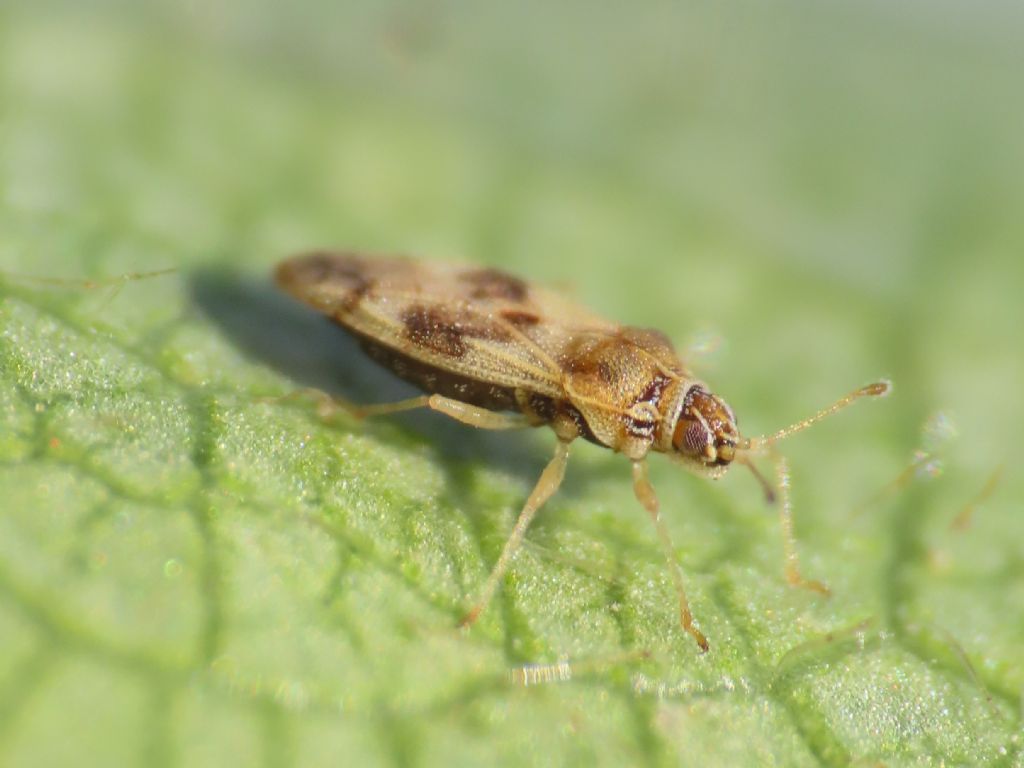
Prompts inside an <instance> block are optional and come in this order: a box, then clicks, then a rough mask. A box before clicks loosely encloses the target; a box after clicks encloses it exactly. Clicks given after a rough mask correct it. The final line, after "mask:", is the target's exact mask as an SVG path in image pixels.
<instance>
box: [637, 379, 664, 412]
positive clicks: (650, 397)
mask: <svg viewBox="0 0 1024 768" xmlns="http://www.w3.org/2000/svg"><path fill="white" fill-rule="evenodd" d="M668 382H669V380H668V379H666V378H665V377H664V376H655V377H654V378H652V379H651V381H650V383H649V384H648V385H647V387H646V388H645V389H644V391H643V392H642V393H641V395H640V397H638V398H637V402H638V403H650V404H651V405H653V406H654V407H655V408H657V407H658V402H659V401H660V400H661V394H662V392H664V391H665V387H667V386H668Z"/></svg>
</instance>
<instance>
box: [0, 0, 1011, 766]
mask: <svg viewBox="0 0 1024 768" xmlns="http://www.w3.org/2000/svg"><path fill="white" fill-rule="evenodd" d="M61 9H63V10H61ZM961 12H962V9H959V8H954V7H952V6H951V7H948V8H941V7H934V8H932V7H929V8H928V9H927V11H925V9H917V8H913V7H909V6H908V7H901V8H899V9H889V8H886V7H881V6H878V7H875V6H872V5H865V4H859V5H856V6H850V7H836V6H834V5H829V6H827V7H826V6H822V7H816V6H815V7H812V6H804V5H802V4H797V3H782V4H776V5H773V7H772V8H771V9H768V8H765V9H764V10H761V9H760V8H757V7H748V6H746V5H745V4H743V3H734V4H729V5H728V6H720V5H717V4H715V5H713V6H707V7H703V6H698V5H692V6H691V7H685V6H682V5H677V6H671V7H670V6H664V7H660V8H657V9H656V8H655V7H654V6H648V7H646V9H640V8H639V7H637V8H634V7H630V8H626V7H625V6H623V7H622V8H621V9H612V8H611V7H608V8H601V7H598V6H594V5H593V4H583V3H570V4H560V5H559V6H558V7H557V8H551V7H549V5H548V4H544V5H541V4H539V3H527V4H526V5H525V6H524V5H522V4H514V5H509V6H507V7H502V8H496V7H495V8H485V7H483V6H480V5H477V4H468V3H467V4H447V3H445V4H432V5H431V6H429V7H427V6H403V5H400V4H379V3H366V4H364V5H362V6H358V7H345V8H340V7H338V8H336V7H335V6H334V5H327V4H323V5H318V4H315V3H309V4H305V5H304V6H302V8H301V10H300V9H297V8H296V7H294V4H281V5H280V7H278V8H270V7H267V8H262V9H260V10H259V11H258V12H257V11H256V10H254V6H253V4H251V3H248V2H240V1H236V0H226V1H225V2H221V3H183V4H167V5H165V6H158V5H154V6H151V7H149V8H148V9H146V10H142V9H141V8H139V7H136V4H112V5H110V6H109V7H107V6H102V7H100V8H92V9H91V10H90V13H89V14H88V15H86V14H85V13H82V12H81V11H79V10H76V9H75V7H74V6H71V5H68V6H55V7H54V8H51V9H50V10H48V11H43V10H40V9H39V8H38V7H30V6H29V5H27V4H26V5H25V6H24V7H15V6H12V5H8V6H5V8H4V9H3V10H0V185H2V188H0V192H2V196H0V269H3V270H4V272H3V274H2V276H0V296H2V304H0V331H2V333H0V378H2V386H0V414H2V418H3V421H2V425H0V498H2V501H0V763H2V764H4V765H12V766H18V765H25V766H41V765H68V764H76V765H128V764H144V765H178V764H180V765H189V766H201V765H222V764H226V763H229V762H230V763H232V764H235V763H238V764H254V763H265V764H268V765H286V764H294V765H303V766H307V765H321V764H322V765H336V764H347V765H366V764H396V765H424V766H432V765H445V764H466V765H480V764H522V763H531V764H532V763H542V764H551V765H563V764H569V763H578V764H606V765H661V764H681V765H694V766H702V768H707V767H708V766H719V765H720V766H738V765H771V764H775V765H785V766H803V765H847V764H855V765H864V766H867V765H875V764H885V765H889V766H893V765H979V764H985V765H1001V766H1021V765H1024V756H1022V743H1021V731H1022V729H1021V724H1022V723H1021V721H1022V714H1021V706H1020V701H1021V692H1022V690H1024V654H1022V653H1021V648H1022V647H1024V548H1022V544H1021V542H1022V541H1024V519H1022V517H1021V516H1020V515H1019V514H1016V513H1017V512H1018V511H1019V510H1018V508H1019V504H1020V499H1021V498H1022V491H1024V487H1022V481H1021V476H1020V473H1019V472H1017V471H1016V465H1015V460H1016V455H1015V449H1016V447H1017V446H1018V445H1019V442H1020V435H1021V434H1022V427H1024V418H1022V416H1024V407H1022V405H1021V403H1022V398H1021V397H1020V392H1021V391H1024V386H1022V385H1024V359H1022V357H1021V355H1020V339H1019V336H1020V333H1019V330H1020V328H1021V327H1024V325H1022V324H1024V310H1022V306H1024V305H1022V303H1021V301H1020V288H1021V285H1024V281H1022V278H1024V262H1022V260H1021V259H1020V253H1021V251H1022V247H1024V226H1022V223H1021V222H1022V221H1024V219H1022V218H1021V217H1020V215H1019V211H1020V209H1021V204H1022V203H1024V184H1022V181H1021V180H1022V179H1024V139H1022V134H1021V132H1020V125H1021V119H1022V118H1024V103H1022V100H1021V98H1020V93H1019V90H1020V89H1019V84H1020V83H1019V79H1020V78H1019V73H1020V71H1021V65H1022V64H1024V62H1022V61H1021V58H1022V57H1021V53H1020V52H1021V51H1022V50H1024V46H1022V45H1021V43H1022V42H1024V41H1022V40H1021V35H1020V33H1019V29H1020V27H1019V25H1016V24H1013V23H1011V22H1012V21H1013V19H1012V18H1011V16H1012V13H1013V10H1012V9H1010V8H997V7H992V8H988V9H986V10H985V11H984V12H981V11H980V10H979V11H978V13H977V14H975V12H974V11H972V15H971V17H970V18H967V17H966V16H965V17H963V18H961V17H960V16H958V14H960V13H961ZM925 13H927V14H928V16H927V17H926V16H925ZM320 245H325V246H334V247H357V248H363V249H367V250H377V251H387V252H394V251H406V252H412V253H417V254H424V256H425V257H434V258H451V257H456V258H461V259H465V260H472V261H475V262H478V263H482V264H494V265H500V266H503V267H506V268H509V269H512V270H513V271H515V272H516V273H518V274H521V275H523V276H525V277H527V278H529V279H531V280H537V281H541V282H544V283H547V284H551V285H558V286H563V287H565V288H566V290H568V291H570V292H572V293H574V294H575V295H576V296H578V297H579V298H580V299H581V300H582V301H584V302H585V303H586V304H588V305H590V306H592V307H594V308H595V309H598V310H600V311H601V312H602V313H604V314H606V315H608V316H609V317H613V318H616V319H618V320H621V321H623V322H628V323H631V324H637V325H644V326H653V327H658V328H660V329H662V330H664V331H666V332H667V333H669V334H670V335H671V336H673V337H674V338H675V339H676V341H677V342H678V343H679V344H680V346H683V345H685V344H686V343H687V340H688V339H690V338H692V337H693V335H694V334H698V333H701V332H707V331H710V332H713V333H715V334H718V335H720V336H721V337H722V338H724V339H725V340H726V341H727V344H726V345H725V346H724V347H722V348H721V349H720V350H718V352H717V353H715V354H713V355H711V356H710V357H708V358H706V359H698V360H697V361H696V362H695V365H696V367H697V369H698V371H699V373H700V374H701V375H702V376H703V377H704V378H706V379H707V380H708V381H709V382H710V384H711V386H712V387H713V388H714V390H715V391H717V392H719V393H720V394H721V395H722V396H723V397H725V398H726V399H727V400H728V401H729V402H730V403H731V405H732V406H733V407H734V408H735V409H736V411H737V413H738V414H739V418H740V424H741V426H742V427H743V429H744V430H745V431H746V432H748V433H750V434H760V433H763V432H767V431H771V430H774V429H777V428H778V427H780V426H783V425H785V424H787V423H790V422H792V421H794V420H797V419H799V418H801V417H804V416H806V415H808V414H809V413H811V412H812V411H813V410H815V409H817V408H818V407H821V406H823V405H825V404H827V403H828V402H830V401H831V400H832V399H833V398H834V397H836V396H838V395H840V394H842V393H844V392H846V391H848V390H850V389H852V388H853V387H855V386H858V385H860V384H863V383H866V382H868V381H871V380H873V379H876V378H878V377H880V376H889V377H891V378H892V379H893V380H894V381H895V383H896V391H895V394H894V395H893V396H892V397H891V398H889V399H888V400H885V401H882V402H871V403H865V404H862V405H858V406H857V407H855V408H854V409H852V410H851V411H849V412H846V413H844V414H843V415H841V416H838V417H836V418H835V419H832V420H830V421H829V422H827V423H826V424H822V425H820V426H818V427H815V428H814V429H813V430H811V431H809V432H807V433H805V434H802V435H800V436H799V437H794V438H792V440H790V441H788V442H787V443H786V445H785V451H786V453H787V455H788V457H789V459H790V463H791V466H792V468H793V502H794V510H795V514H796V533H797V539H798V547H799V551H800V553H801V555H802V562H803V568H804V570H805V572H806V573H807V575H808V576H809V577H813V578H821V579H823V580H825V581H827V582H828V583H829V585H830V586H831V587H832V590H833V593H834V594H833V596H832V597H831V598H830V599H821V598H819V597H816V596H814V595H811V594H808V593H805V592H803V591H800V590H793V589H790V588H788V587H787V586H786V585H785V580H784V578H783V575H782V562H783V556H782V537H781V533H780V529H779V525H778V522H777V516H776V514H775V512H774V510H773V509H771V508H770V507H767V506H766V505H765V504H764V503H763V500H762V498H761V497H760V495H759V491H758V488H757V486H756V484H755V483H754V482H753V481H752V480H751V478H750V477H748V476H744V474H743V473H742V472H741V471H739V470H737V471H735V472H733V473H731V474H730V475H729V476H728V477H727V478H725V479H724V480H722V481H721V482H718V483H710V482H707V481H705V480H703V479H700V478H696V477H691V476H688V475H683V474H681V473H680V472H679V470H678V468H677V467H675V466H674V465H671V464H670V463H668V462H667V461H663V460H660V458H658V457H656V458H655V460H654V461H653V462H652V468H651V472H652V480H653V482H654V484H655V487H656V488H657V490H658V493H659V497H660V499H661V503H662V508H663V510H664V514H665V518H666V520H667V522H668V525H669V527H670V529H671V532H672V535H673V537H674V540H675V544H676V548H677V550H678V554H679V557H680V560H681V562H682V565H683V568H684V571H685V573H686V578H687V585H688V590H689V593H690V598H691V603H692V607H693V610H694V614H695V616H696V618H697V622H698V624H699V626H700V627H701V629H702V630H703V631H704V632H705V633H706V634H707V636H708V637H709V639H710V642H711V651H710V653H708V654H705V655H701V654H700V653H699V652H698V651H697V648H696V647H695V645H694V643H693V642H692V640H691V639H690V638H689V637H687V636H686V635H685V634H683V633H682V632H681V631H680V628H679V626H678V622H677V618H676V615H675V610H674V607H673V606H674V598H673V590H672V585H671V581H670V579H669V577H668V574H667V572H666V569H665V567H664V564H663V560H662V557H661V554H660V552H659V549H658V546H657V541H656V538H655V536H654V532H653V531H652V530H651V529H650V524H649V523H648V521H647V520H646V516H645V514H644V513H643V512H642V510H641V509H640V508H639V505H638V504H637V503H636V502H635V500H634V499H633V496H632V490H631V487H630V483H629V467H628V463H627V462H626V461H625V460H623V459H622V458H621V457H618V456H616V455H614V454H612V453H610V452H608V451H603V450H600V449H598V448H597V447H595V446H590V445H583V444H580V445H574V446H573V451H572V457H571V461H570V465H569V471H568V475H567V479H566V482H565V484H564V486H563V487H562V489H561V490H560V492H559V493H558V494H557V496H555V498H554V499H552V501H551V502H550V503H549V504H548V505H547V506H546V507H545V509H544V510H543V512H542V513H541V515H540V516H539V517H538V519H537V521H536V523H535V524H534V526H533V527H532V529H531V530H530V532H529V535H528V537H527V543H526V545H525V547H524V549H523V551H522V552H521V555H520V557H519V558H518V559H517V561H516V563H515V565H514V567H513V569H512V571H511V572H510V574H509V576H508V578H507V579H506V582H505V584H504V585H503V588H502V590H501V592H500V594H499V596H498V597H497V598H496V600H495V602H494V604H493V605H492V607H491V609H490V610H489V611H488V612H487V613H486V614H485V615H484V616H483V618H482V619H481V620H480V622H479V623H478V625H477V626H475V627H474V628H473V629H472V630H471V631H469V632H462V631H460V630H458V629H456V626H455V624H456V621H457V618H458V617H459V615H460V614H461V613H462V611H464V610H465V609H466V608H467V607H468V606H469V605H470V604H471V603H472V600H473V598H474V596H475V595H476V594H477V592H478V590H479V589H480V587H481V586H482V584H483V582H484V579H485V578H486V575H487V572H488V570H489V568H490V566H491V565H492V564H493V562H494V560H495V558H496V557H497V553H498V552H499V550H500V547H501V545H502V543H503V541H504V538H505V537H506V536H507V534H508V532H509V530H510V529H511V525H512V522H513V520H514V518H515V515H516V513H517V512H518V509H519V508H520V506H521V504H522V502H523V500H524V498H525V496H526V494H527V493H528V492H529V489H530V487H531V486H532V484H533V483H534V482H535V480H536V477H537V475H538V474H539V472H540V470H541V468H542V467H543V465H544V462H545V461H546V460H547V458H548V456H549V455H550V451H551V443H552V440H553V437H552V436H551V434H550V433H549V432H547V431H546V430H538V431H535V432H532V433H528V434H490V433H487V434H485V433H478V432H475V431H473V430H470V429H468V428H465V427H462V426H461V425H458V424H452V423H447V422H445V421H444V420H443V419H441V418H440V417H437V416H433V415H430V414H414V415H409V416H407V417H401V418H394V419H382V420H379V421H368V422H364V423H358V422H356V421H353V420H352V419H349V418H347V417H345V416H339V417H338V418H336V419H334V420H331V421H328V422H325V421H324V420H322V419H321V418H320V417H318V415H317V413H316V409H315V407H314V405H313V404H312V403H310V402H309V401H305V400H302V399H284V400H281V399H278V398H279V396H281V395H285V394H287V393H289V392H291V391H294V390H296V389H298V388H301V387H316V388H320V389H326V390H328V391H330V392H334V393H338V394H341V395H344V396H346V397H349V398H352V399H356V400H364V401H382V400H386V399H389V398H397V397H401V396H403V395H404V394H405V393H407V392H408V390H407V389H405V388H404V385H401V384H399V383H397V382H395V381H394V380H393V379H392V378H391V377H390V376H389V375H387V374H385V373H383V372H381V371H379V370H377V369H375V368H374V367H373V365H372V364H371V363H370V362H368V361H367V360H365V359H364V358H362V357H361V355H360V354H359V351H358V348H357V347H356V346H355V345H354V344H353V343H352V342H351V341H349V340H347V339H346V338H345V337H344V336H343V334H341V333H340V332H339V331H338V330H337V329H336V328H334V327H332V326H331V325H330V324H329V323H327V322H325V321H324V320H323V319H322V318H319V317H316V316H314V315H313V314H312V313H310V312H307V311H306V310H305V309H303V308H301V307H299V306H298V305H297V304H295V303H294V302H291V301H290V300H288V299H286V298H285V297H283V296H280V295H278V293H277V292H276V291H275V290H274V288H273V287H272V285H271V283H270V280H269V277H268V275H269V271H270V269H271V267H272V265H273V264H274V263H275V262H276V261H278V260H280V259H282V258H284V257H286V256H287V255H289V254H291V253H294V252H296V251H299V250H302V249H306V248H309V247H314V246H320ZM166 269H173V270H174V271H173V272H172V273H169V274H167V273H161V274H150V275H145V274H140V273H150V272H158V271H160V270H166ZM130 274H135V275H136V277H135V278H128V279H123V280H119V279H118V277H119V276H122V275H130ZM32 276H35V277H41V278H48V279H50V281H49V282H48V281H45V280H44V281H39V280H33V279H31V277H32ZM82 280H91V281H94V284H93V285H91V286H88V285H84V284H82V283H81V282H80V281H82ZM61 281H66V282H61ZM940 414H941V415H942V416H941V417H940V416H938V415H940ZM951 419H952V420H955V424H956V425H958V434H957V436H956V437H955V438H952V439H945V440H942V439H941V438H943V437H945V438H950V436H951V434H952V430H951V428H950V427H949V426H948V424H949V423H951V422H950V420H951ZM928 425H930V426H928ZM944 425H946V426H944ZM915 451H926V452H927V455H923V454H917V459H916V460H917V462H918V463H917V465H916V468H915V465H913V464H911V462H913V461H915ZM940 462H941V466H942V468H943V469H944V471H943V472H942V473H941V474H940V473H937V472H935V471H929V470H937V469H938V467H939V465H940ZM1000 466H1005V467H1006V471H1005V472H1004V473H1003V474H1002V476H1001V478H999V477H998V476H997V469H998V468H999V467H1000ZM908 467H909V469H908ZM765 470H767V465H766V467H765ZM935 475H937V476H935ZM900 477H903V479H904V480H905V482H896V481H897V479H898V478H900ZM965 510H966V511H967V512H968V513H970V514H969V515H968V517H969V522H970V525H969V526H967V527H966V528H963V529H961V528H957V527H951V523H952V522H953V521H954V520H955V519H956V518H957V516H958V515H959V514H961V513H962V512H964V511H965Z"/></svg>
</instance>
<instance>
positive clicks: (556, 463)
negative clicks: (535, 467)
mask: <svg viewBox="0 0 1024 768" xmlns="http://www.w3.org/2000/svg"><path fill="white" fill-rule="evenodd" d="M568 460H569V443H567V442H564V441H562V440H559V441H558V444H557V445H556V446H555V455H554V457H553V458H552V459H551V461H550V462H548V465H547V466H546V467H545V468H544V471H543V472H541V475H540V479H539V480H537V485H536V486H534V488H533V491H532V492H531V493H530V496H529V498H528V499H527V500H526V504H525V505H524V506H523V511H522V512H520V513H519V519H518V520H516V525H515V527H514V528H513V529H512V534H511V535H510V536H509V537H508V541H506V542H505V547H504V549H502V550H501V555H500V556H499V557H498V562H497V563H495V564H494V568H493V570H492V571H491V575H490V576H488V577H487V582H486V583H485V584H484V588H483V590H481V592H480V597H479V598H478V599H477V601H476V605H474V606H473V607H472V608H471V609H470V610H469V613H467V614H466V615H465V616H463V617H462V620H461V621H460V622H459V625H460V626H463V627H468V626H470V625H472V624H473V623H474V622H475V621H476V620H477V619H478V618H480V614H481V613H483V612H484V609H485V608H486V607H487V605H488V603H490V602H491V598H492V597H494V593H495V591H497V589H498V584H499V582H500V581H501V578H502V577H503V576H504V575H505V572H506V571H507V570H508V567H509V566H510V565H511V564H512V560H513V558H514V557H515V556H516V552H518V551H519V545H520V544H522V543H523V536H525V535H526V529H527V528H529V527H530V522H531V521H532V520H533V517H534V515H536V514H537V510H539V509H540V508H541V507H542V506H544V502H546V501H547V500H548V499H550V498H551V496H552V494H553V493H554V492H555V491H557V490H558V486H560V485H561V484H562V478H563V477H565V465H566V463H567V462H568Z"/></svg>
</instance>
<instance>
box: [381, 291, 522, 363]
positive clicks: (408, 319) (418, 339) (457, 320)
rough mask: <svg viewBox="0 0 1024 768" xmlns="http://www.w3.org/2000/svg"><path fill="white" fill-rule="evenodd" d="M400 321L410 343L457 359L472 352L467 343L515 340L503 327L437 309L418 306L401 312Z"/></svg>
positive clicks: (458, 313) (465, 315) (462, 313)
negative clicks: (478, 340) (470, 340)
mask: <svg viewBox="0 0 1024 768" xmlns="http://www.w3.org/2000/svg"><path fill="white" fill-rule="evenodd" d="M401 320H402V324H403V325H404V326H405V335H406V338H408V339H409V340H410V341H411V342H413V343H414V344H417V345H419V346H421V347H425V348H427V349H430V350H433V351H434V352H438V353H440V354H442V355H445V356H447V357H451V358H456V359H458V358H461V357H464V356H465V355H466V353H467V352H468V351H469V347H468V346H467V344H466V339H480V340H482V341H492V342H507V341H509V340H510V339H511V338H512V337H511V334H510V333H509V331H508V330H507V329H506V328H505V327H504V326H503V325H501V324H500V323H497V322H487V320H486V319H485V318H482V317H480V316H479V315H473V314H469V313H466V312H460V311H458V310H456V309H447V308H445V307H441V306H438V305H424V304H415V305H413V306H411V307H409V308H408V309H406V310H405V311H403V312H402V315H401Z"/></svg>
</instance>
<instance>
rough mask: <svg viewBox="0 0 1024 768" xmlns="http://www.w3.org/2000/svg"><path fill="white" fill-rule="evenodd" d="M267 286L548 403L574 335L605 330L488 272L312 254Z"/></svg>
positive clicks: (550, 297) (396, 345)
mask: <svg viewBox="0 0 1024 768" xmlns="http://www.w3.org/2000/svg"><path fill="white" fill-rule="evenodd" d="M277 281H278V283H279V284H280V285H281V286H282V287H283V288H284V289H285V290H287V291H288V292H289V293H291V294H292V295H293V296H295V297H296V298H298V299H300V300H301V301H304V302H306V303H308V304H310V305H312V306H313V307H315V308H317V309H319V310H320V311H321V312H324V313H325V314H327V315H329V316H330V317H332V318H333V319H334V320H336V321H337V322H338V323H339V324H341V325H342V326H344V327H346V328H348V329H350V330H352V331H354V332H355V333H357V334H360V335H363V336H366V337H369V338H370V339H373V340H374V341H375V342H377V343H381V344H384V345H386V346H389V347H392V348H393V349H395V350H397V351H399V352H401V353H403V354H405V355H408V356H409V357H411V358H413V359H416V360H419V361H421V362H424V363H428V364H430V365H434V366H437V367H438V368H440V369H442V370H446V371H450V372H452V373H457V374H460V375H463V376H467V377H470V378H473V379H478V380H482V381H489V382H494V383H497V384H501V385H503V386H508V387H515V388H520V389H525V390H528V391H532V392H538V393H541V394H545V395H549V396H551V397H560V396H562V395H563V391H562V387H561V362H560V361H561V359H562V358H563V353H564V351H565V349H566V346H567V345H568V343H569V342H570V341H571V339H572V338H573V337H574V335H576V334H578V333H581V332H591V333H592V332H598V333H600V332H602V331H605V330H611V329H614V327H615V326H613V325H611V324H609V323H607V322H606V321H603V320H601V319H600V318H598V317H596V316H594V315H593V314H591V313H590V312H588V311H587V310H584V309H582V308H580V307H578V306H576V305H574V304H573V303H572V302H570V301H568V300H566V299H565V298H564V297H562V296H560V295H558V294H556V293H554V292H552V291H547V290H544V289H539V288H536V287H534V286H530V285H527V284H526V283H525V282H523V281H522V280H520V279H519V278H516V277H513V276H511V275H508V274H506V273H504V272H501V271H498V270H495V269H486V268H474V267H466V266H459V265H452V264H444V263H437V262H414V261H409V260H405V259H396V258H382V259H368V258H362V257H359V256H356V255H349V254H341V253H317V254H310V255H306V256H298V257H296V258H293V259H291V260H289V261H286V262H284V263H283V264H282V265H280V266H279V267H278V270H277Z"/></svg>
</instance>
